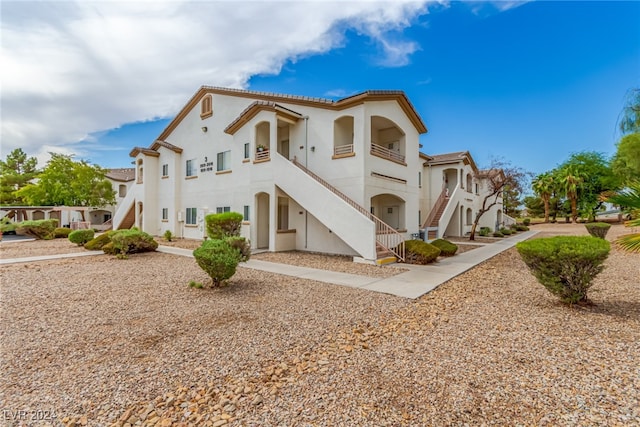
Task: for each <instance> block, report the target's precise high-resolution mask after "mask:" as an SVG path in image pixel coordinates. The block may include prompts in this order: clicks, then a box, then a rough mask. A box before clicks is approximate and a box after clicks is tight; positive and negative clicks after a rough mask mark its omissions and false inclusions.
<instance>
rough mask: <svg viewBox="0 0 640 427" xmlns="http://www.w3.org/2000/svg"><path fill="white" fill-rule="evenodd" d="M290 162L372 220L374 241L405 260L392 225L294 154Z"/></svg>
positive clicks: (402, 249)
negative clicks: (374, 231) (299, 160)
mask: <svg viewBox="0 0 640 427" xmlns="http://www.w3.org/2000/svg"><path fill="white" fill-rule="evenodd" d="M291 162H292V163H293V164H294V165H296V166H297V167H299V168H300V169H302V170H303V171H304V172H305V173H306V174H307V175H309V176H310V177H311V178H313V179H315V180H316V181H318V182H319V183H320V184H322V185H323V186H324V187H325V188H326V189H328V190H329V191H331V192H332V193H333V194H335V195H336V196H338V197H340V198H341V199H342V200H343V201H344V202H346V203H347V204H349V205H350V206H351V207H352V208H354V209H356V210H357V211H358V212H360V213H361V214H362V215H364V216H365V217H367V218H368V219H369V220H371V221H373V223H374V224H375V226H376V243H378V244H379V245H380V246H381V247H382V248H383V249H385V250H387V251H389V252H392V253H393V254H394V255H395V256H397V257H398V258H399V259H400V260H401V261H404V260H405V245H404V238H403V237H402V235H401V234H400V233H398V231H397V230H396V229H394V228H393V227H391V226H390V225H388V224H387V223H385V222H384V221H382V220H381V219H380V218H378V217H377V216H375V215H374V214H372V213H371V212H369V211H368V210H366V209H365V208H364V207H362V206H361V205H360V204H358V203H357V202H356V201H354V200H353V199H351V198H350V197H349V196H347V195H346V194H344V193H343V192H342V191H340V190H338V189H337V188H336V187H334V186H333V185H331V184H329V183H328V182H327V181H326V180H324V179H323V178H321V177H320V176H318V175H316V174H315V173H313V172H311V171H310V170H309V169H307V168H306V167H305V166H304V165H302V164H301V163H300V162H298V159H297V158H296V157H295V156H294V158H293V160H291ZM378 236H384V237H380V238H379V237H378ZM396 242H397V244H396V245H394V244H393V243H396Z"/></svg>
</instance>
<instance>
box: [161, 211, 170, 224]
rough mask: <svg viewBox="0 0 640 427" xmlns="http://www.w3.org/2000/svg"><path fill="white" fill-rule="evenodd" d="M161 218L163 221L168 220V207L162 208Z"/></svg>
mask: <svg viewBox="0 0 640 427" xmlns="http://www.w3.org/2000/svg"><path fill="white" fill-rule="evenodd" d="M162 220H163V221H168V220H169V208H162Z"/></svg>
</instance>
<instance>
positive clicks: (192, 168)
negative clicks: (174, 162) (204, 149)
mask: <svg viewBox="0 0 640 427" xmlns="http://www.w3.org/2000/svg"><path fill="white" fill-rule="evenodd" d="M197 166H198V165H196V159H191V160H187V176H188V177H189V176H198V168H197Z"/></svg>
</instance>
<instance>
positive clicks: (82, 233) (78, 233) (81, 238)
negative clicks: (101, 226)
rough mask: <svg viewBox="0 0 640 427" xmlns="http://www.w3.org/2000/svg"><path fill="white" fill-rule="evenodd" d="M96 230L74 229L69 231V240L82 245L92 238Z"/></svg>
mask: <svg viewBox="0 0 640 427" xmlns="http://www.w3.org/2000/svg"><path fill="white" fill-rule="evenodd" d="M95 234H96V232H95V231H93V229H88V230H75V231H72V232H71V233H69V241H70V242H71V243H75V244H76V245H78V246H84V244H85V243H87V242H88V241H89V240H91V239H93V236H95Z"/></svg>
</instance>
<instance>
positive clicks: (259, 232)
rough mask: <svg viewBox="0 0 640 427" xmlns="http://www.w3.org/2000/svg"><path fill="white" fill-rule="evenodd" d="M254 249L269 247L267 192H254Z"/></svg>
mask: <svg viewBox="0 0 640 427" xmlns="http://www.w3.org/2000/svg"><path fill="white" fill-rule="evenodd" d="M256 225H257V226H256V249H269V194H268V193H257V194H256Z"/></svg>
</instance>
